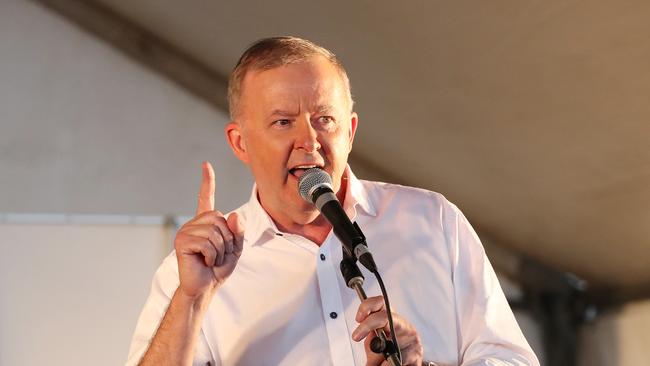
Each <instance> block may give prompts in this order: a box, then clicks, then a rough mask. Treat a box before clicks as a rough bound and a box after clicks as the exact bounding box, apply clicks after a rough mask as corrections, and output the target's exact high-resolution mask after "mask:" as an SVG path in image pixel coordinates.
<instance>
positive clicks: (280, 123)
mask: <svg viewBox="0 0 650 366" xmlns="http://www.w3.org/2000/svg"><path fill="white" fill-rule="evenodd" d="M290 123H291V121H289V120H288V119H279V120H276V121H273V123H272V125H273V126H275V127H285V126H288V125H289V124H290Z"/></svg>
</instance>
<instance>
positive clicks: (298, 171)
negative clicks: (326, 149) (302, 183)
mask: <svg viewBox="0 0 650 366" xmlns="http://www.w3.org/2000/svg"><path fill="white" fill-rule="evenodd" d="M311 168H320V169H322V168H323V167H321V166H318V165H300V166H297V167H295V168H291V169H289V173H290V174H291V175H293V176H294V177H296V178H300V177H301V176H302V175H303V174H305V172H306V171H307V169H311Z"/></svg>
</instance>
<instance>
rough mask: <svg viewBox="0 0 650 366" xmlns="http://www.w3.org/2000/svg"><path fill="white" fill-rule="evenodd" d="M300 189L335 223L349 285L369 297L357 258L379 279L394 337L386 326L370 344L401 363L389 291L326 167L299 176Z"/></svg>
mask: <svg viewBox="0 0 650 366" xmlns="http://www.w3.org/2000/svg"><path fill="white" fill-rule="evenodd" d="M298 189H299V190H300V195H301V196H302V198H304V199H305V200H306V201H308V202H310V203H313V204H314V205H315V206H316V207H317V208H318V210H319V211H320V212H321V213H322V214H323V216H324V217H325V218H326V219H327V220H328V221H329V222H330V223H331V224H332V229H333V230H334V234H335V235H336V237H337V238H339V240H340V241H341V244H343V245H342V248H343V259H342V260H341V266H340V268H341V273H342V274H343V278H344V279H345V283H346V284H347V286H348V287H349V288H351V289H353V290H354V291H356V293H357V295H358V296H359V299H360V300H361V301H363V300H365V299H367V298H368V297H367V296H366V293H365V291H364V290H363V281H364V277H363V275H362V274H361V271H360V270H359V267H358V266H357V263H356V262H357V260H359V262H361V264H363V266H364V267H366V268H367V269H368V270H369V271H370V272H372V273H373V274H374V275H375V277H376V278H377V281H378V282H379V286H380V287H381V292H382V295H383V297H384V303H385V305H386V312H387V314H388V324H389V327H390V332H391V337H392V339H388V337H387V336H386V333H385V332H384V330H383V329H375V335H376V336H377V337H376V338H374V339H373V340H372V342H371V343H370V349H371V350H372V351H373V352H375V353H379V354H382V355H383V356H384V358H385V359H386V361H388V363H389V364H390V365H391V366H400V365H401V364H402V362H401V359H402V355H401V352H400V349H399V345H398V343H397V337H396V335H395V328H394V326H393V316H392V314H391V311H390V302H389V301H388V294H387V293H386V288H385V287H384V282H383V280H382V279H381V276H380V275H379V272H378V270H377V265H376V264H375V261H374V259H373V258H372V254H371V253H370V251H369V250H368V246H367V244H366V238H365V236H364V235H363V233H362V232H361V229H360V228H359V226H358V225H357V223H356V222H355V223H352V222H351V221H350V219H349V218H348V216H347V214H346V213H345V211H344V210H343V207H342V206H341V203H340V202H339V201H338V199H337V197H336V195H335V194H334V191H333V189H332V179H331V178H330V176H329V174H327V172H325V171H324V170H322V169H318V168H312V169H308V170H307V171H306V172H305V173H304V174H303V175H302V176H301V177H300V179H299V181H298Z"/></svg>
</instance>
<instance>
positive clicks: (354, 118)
mask: <svg viewBox="0 0 650 366" xmlns="http://www.w3.org/2000/svg"><path fill="white" fill-rule="evenodd" d="M358 124H359V116H358V115H357V113H356V112H352V114H351V115H350V136H349V138H350V144H349V145H350V148H349V149H348V150H349V151H348V152H350V151H352V142H353V141H354V135H355V134H356V133H357V125H358Z"/></svg>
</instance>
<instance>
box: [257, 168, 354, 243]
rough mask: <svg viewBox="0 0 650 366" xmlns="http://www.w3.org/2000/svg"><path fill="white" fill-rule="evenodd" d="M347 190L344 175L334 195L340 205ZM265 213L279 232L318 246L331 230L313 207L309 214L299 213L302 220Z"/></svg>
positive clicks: (327, 222)
mask: <svg viewBox="0 0 650 366" xmlns="http://www.w3.org/2000/svg"><path fill="white" fill-rule="evenodd" d="M347 188H348V182H347V176H346V175H344V176H343V178H342V179H341V186H340V188H339V191H338V192H337V193H336V197H337V198H338V199H339V202H341V205H343V204H344V201H345V195H346V191H347ZM265 210H266V209H265ZM266 212H268V213H269V216H270V217H271V219H272V220H273V222H274V223H275V225H276V226H277V227H278V229H280V230H281V231H283V232H285V233H290V234H295V235H300V236H302V237H304V238H307V239H309V240H311V241H313V242H314V243H316V245H318V246H321V245H322V244H323V242H324V241H325V239H326V238H327V236H328V235H329V233H330V231H331V230H332V225H331V224H330V223H329V221H327V219H326V218H325V217H323V215H321V214H320V213H319V212H318V210H317V209H316V208H315V207H313V208H311V209H310V210H309V212H303V213H301V216H302V218H300V219H296V218H292V217H290V216H287V215H283V214H275V215H274V214H273V213H271V212H270V211H269V210H266Z"/></svg>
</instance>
